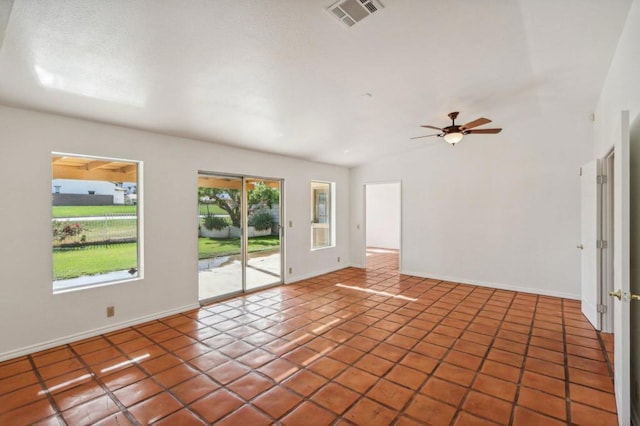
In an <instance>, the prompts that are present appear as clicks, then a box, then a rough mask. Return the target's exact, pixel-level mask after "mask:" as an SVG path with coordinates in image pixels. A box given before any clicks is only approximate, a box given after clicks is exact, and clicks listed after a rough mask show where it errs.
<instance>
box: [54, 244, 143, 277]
mask: <svg viewBox="0 0 640 426" xmlns="http://www.w3.org/2000/svg"><path fill="white" fill-rule="evenodd" d="M137 259H138V253H137V244H136V243H125V244H111V245H108V246H87V247H81V248H64V249H61V248H57V249H54V250H53V279H54V280H63V279H68V278H76V277H79V276H81V275H96V274H101V273H105V272H113V271H121V270H124V269H129V268H137V265H138V261H137Z"/></svg>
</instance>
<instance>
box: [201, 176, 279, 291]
mask: <svg viewBox="0 0 640 426" xmlns="http://www.w3.org/2000/svg"><path fill="white" fill-rule="evenodd" d="M281 188H282V181H281V180H278V179H263V178H256V177H246V176H228V175H221V174H213V173H206V172H201V173H199V175H198V219H199V222H198V225H199V226H198V288H199V299H200V301H201V302H203V301H209V300H214V299H217V298H221V297H227V296H229V295H233V294H235V293H241V292H244V291H249V290H254V289H258V288H262V287H266V286H271V285H277V284H281V283H282V257H281V252H282V239H281V227H280V217H281V216H280V214H281V207H280V206H281Z"/></svg>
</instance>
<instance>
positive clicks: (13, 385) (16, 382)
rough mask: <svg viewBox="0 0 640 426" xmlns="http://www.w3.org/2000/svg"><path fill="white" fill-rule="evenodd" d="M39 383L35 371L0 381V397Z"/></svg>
mask: <svg viewBox="0 0 640 426" xmlns="http://www.w3.org/2000/svg"><path fill="white" fill-rule="evenodd" d="M37 382H38V377H37V376H36V375H35V374H34V373H33V371H25V372H23V373H18V374H15V375H12V376H9V377H6V378H4V379H2V380H0V395H3V394H6V393H8V392H12V391H14V390H16V389H20V388H23V387H25V386H29V385H33V384H35V383H37Z"/></svg>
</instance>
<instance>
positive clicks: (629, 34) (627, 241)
mask: <svg viewBox="0 0 640 426" xmlns="http://www.w3.org/2000/svg"><path fill="white" fill-rule="evenodd" d="M639 40H640V1H638V0H634V2H633V5H632V6H631V10H630V11H629V15H628V16H627V22H626V24H625V27H624V30H623V32H622V34H621V36H620V40H619V42H618V47H617V50H616V53H615V56H614V58H613V61H612V63H611V67H610V68H609V73H608V74H607V80H606V82H605V85H604V88H603V90H602V93H601V96H600V100H599V103H598V108H597V109H596V126H595V144H594V146H595V148H594V157H595V158H602V157H604V155H605V154H606V153H607V152H608V151H609V149H611V147H613V146H615V176H614V182H616V190H615V191H614V192H615V194H614V196H615V197H616V202H615V207H614V209H615V213H614V239H615V242H614V250H615V263H614V281H615V282H614V286H615V288H616V289H617V288H621V287H622V283H623V281H625V282H628V283H630V288H631V291H632V293H636V294H638V293H640V280H639V278H640V253H638V252H637V251H638V248H639V247H640V224H638V223H637V222H638V220H639V219H638V216H637V215H638V212H637V211H633V210H632V211H631V214H629V204H627V203H628V201H629V200H628V199H626V200H625V197H624V195H625V193H626V194H627V196H628V194H629V192H630V193H631V197H632V198H631V200H630V203H631V206H634V205H635V206H638V205H639V204H640V201H639V200H638V199H637V197H639V196H640V190H639V188H638V186H640V182H639V181H638V172H637V167H638V164H640V159H638V158H635V159H634V158H631V159H630V158H629V157H628V156H627V157H625V156H624V155H622V154H623V153H622V150H621V146H620V140H621V138H620V116H621V111H622V110H627V111H629V117H630V124H631V146H632V152H634V151H635V152H636V155H638V152H637V151H638V149H640V43H639V42H638V41H639ZM629 161H631V167H632V168H633V167H636V169H635V170H636V171H635V172H634V171H631V177H632V178H633V180H631V188H628V187H625V188H623V187H621V186H620V185H619V184H618V183H619V182H623V181H624V178H626V177H627V176H623V174H628V173H629V167H628V165H629ZM625 164H626V166H624V165H625ZM629 247H631V262H629V260H630V259H629V258H628V257H627V258H625V256H623V255H621V254H622V253H629ZM616 306H618V307H620V306H621V305H620V304H618V303H616ZM625 309H631V327H630V329H631V335H630V336H628V335H627V336H626V337H625V338H626V339H628V338H630V339H631V350H630V353H631V372H630V374H629V373H627V372H622V374H621V376H622V378H623V380H629V381H628V382H627V383H624V384H623V385H624V386H625V387H627V388H628V387H629V386H630V384H633V383H634V382H640V339H639V338H638V332H637V330H639V327H640V307H639V306H638V303H637V302H636V303H635V304H631V305H630V306H629V305H626V308H625ZM616 326H619V324H616ZM615 332H616V341H618V339H622V338H623V337H622V336H621V334H620V329H619V327H618V328H617V329H616V330H615ZM617 365H618V364H616V366H617ZM631 395H632V396H631V404H630V406H631V408H632V410H633V414H634V420H635V423H636V424H638V423H639V422H640V417H639V416H638V414H639V413H640V401H638V400H637V399H635V398H634V396H633V392H631ZM622 403H623V404H625V405H626V404H627V402H622ZM619 420H620V424H629V418H620V419H619Z"/></svg>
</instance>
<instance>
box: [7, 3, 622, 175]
mask: <svg viewBox="0 0 640 426" xmlns="http://www.w3.org/2000/svg"><path fill="white" fill-rule="evenodd" d="M331 3H332V0H305V1H301V0H261V1H257V0H189V1H185V0H163V1H157V0H136V1H131V0H111V1H104V0H75V1H72V0H37V1H36V0H15V1H13V2H11V1H8V0H0V37H2V36H3V35H4V38H0V43H1V50H0V102H1V103H4V104H7V105H13V106H20V107H25V108H29V109H34V110H42V111H50V112H55V113H59V114H64V115H69V116H75V117H81V118H86V119H91V120H97V121H102V122H108V123H114V124H119V125H124V126H130V127H135V128H140V129H146V130H150V131H154V132H159V133H165V134H170V135H179V136H185V137H190V138H195V139H200V140H205V141H211V142H216V143H223V144H228V145H233V146H239V147H244V148H249V149H254V150H259V151H266V152H273V153H278V154H285V155H289V156H294V157H298V158H304V159H308V160H314V161H321V162H327V163H333V164H338V165H345V166H354V165H358V164H362V163H364V162H367V161H371V160H375V159H377V158H380V157H383V156H386V155H390V154H392V153H397V152H402V151H407V150H410V149H413V148H414V147H415V146H416V144H420V143H423V141H425V139H421V140H417V141H415V140H414V141H411V140H409V138H410V137H412V136H418V135H423V134H429V133H430V132H429V131H428V130H427V131H425V130H426V129H421V128H419V125H421V124H432V125H442V126H444V125H447V124H449V121H448V118H447V116H446V115H447V113H448V112H450V111H461V114H460V119H459V120H458V121H459V123H460V124H462V123H464V122H467V121H471V120H473V119H475V118H478V117H480V116H484V117H488V118H491V119H493V120H494V123H493V124H492V125H489V126H488V127H494V125H495V127H503V128H504V131H503V132H502V133H501V134H499V135H477V136H470V137H474V138H513V137H514V136H515V135H517V134H518V129H519V128H520V129H525V128H526V129H528V130H527V131H529V132H530V131H531V130H530V126H527V124H526V123H527V121H528V120H530V119H531V118H532V117H545V118H544V120H547V121H548V122H543V124H544V125H543V126H540V130H539V131H540V135H541V136H542V135H544V134H547V133H548V131H549V129H553V127H554V126H558V125H559V124H561V123H562V122H564V121H565V118H571V120H568V121H569V122H572V121H573V122H578V123H584V124H583V125H584V126H589V125H590V123H589V120H588V117H589V115H590V113H591V112H592V111H593V109H594V108H595V103H596V101H597V98H598V95H599V93H600V89H601V87H602V83H603V80H604V77H605V75H606V72H607V69H608V67H609V63H610V60H611V57H612V55H613V52H614V49H615V46H616V43H617V39H618V36H619V34H620V31H621V29H622V26H623V25H624V20H625V18H626V14H627V12H628V10H629V7H630V4H631V0H606V1H603V0H447V1H443V0H383V4H384V5H385V8H384V9H382V10H381V11H379V12H376V13H375V14H373V15H371V16H370V17H368V18H366V19H365V20H363V21H361V22H360V23H358V24H357V25H356V26H354V27H352V28H346V27H344V26H342V24H340V23H339V22H338V21H337V20H335V19H334V18H333V17H332V16H331V15H330V14H328V13H327V12H326V11H325V9H326V8H327V7H328V6H329V5H331ZM11 6H13V7H11ZM9 12H10V13H9ZM5 27H6V28H5ZM545 110H546V111H554V113H555V112H557V111H563V113H564V114H566V116H563V117H553V116H552V115H551V114H549V113H547V114H546V115H545V113H544V111H545ZM426 140H427V141H429V139H426Z"/></svg>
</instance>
